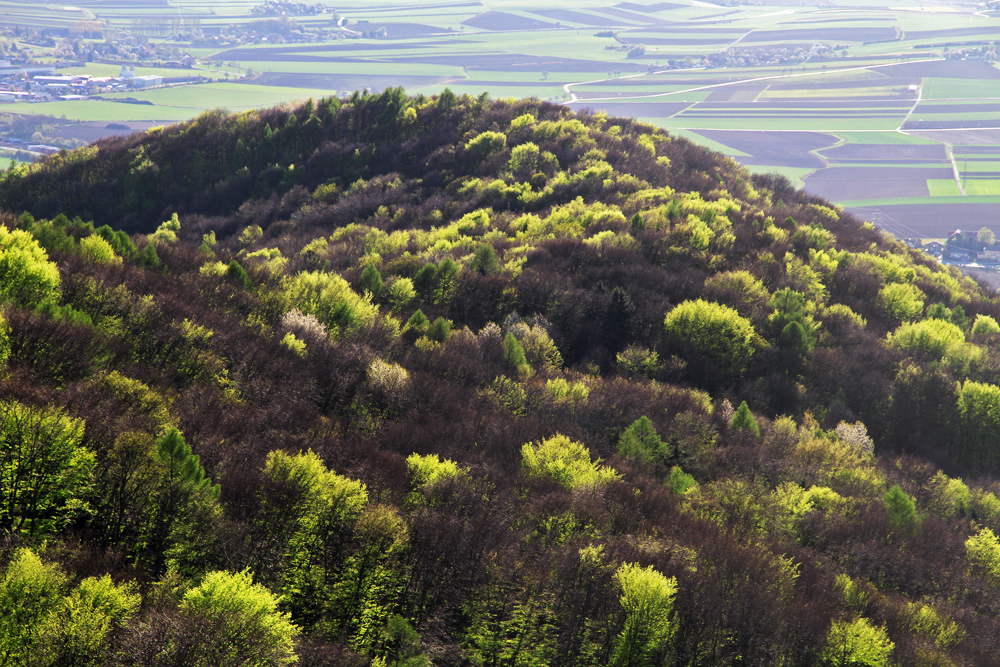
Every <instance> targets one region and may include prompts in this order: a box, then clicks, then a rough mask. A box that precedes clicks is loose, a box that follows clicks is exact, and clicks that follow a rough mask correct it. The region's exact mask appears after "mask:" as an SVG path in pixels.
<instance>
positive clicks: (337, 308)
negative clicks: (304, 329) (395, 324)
mask: <svg viewBox="0 0 1000 667" xmlns="http://www.w3.org/2000/svg"><path fill="white" fill-rule="evenodd" d="M288 298H289V300H290V301H291V304H292V305H293V306H294V307H296V308H298V309H299V310H301V311H302V312H304V313H307V314H310V315H314V316H315V317H316V319H318V320H319V321H320V322H321V323H323V324H324V325H326V326H327V328H329V329H330V332H331V334H332V335H333V336H334V337H339V336H342V335H344V334H346V333H349V332H351V331H352V330H354V329H356V328H357V327H359V326H362V325H364V324H369V323H371V322H373V321H374V320H375V318H376V317H378V308H377V307H376V306H375V305H374V304H372V302H371V301H370V300H369V299H367V298H362V297H360V296H358V294H357V293H356V292H354V290H352V289H351V286H350V285H348V284H347V281H346V280H344V279H343V278H341V277H340V276H339V275H337V274H335V273H323V272H321V271H303V272H302V273H299V274H298V275H296V276H294V277H293V278H291V279H290V280H289V281H288Z"/></svg>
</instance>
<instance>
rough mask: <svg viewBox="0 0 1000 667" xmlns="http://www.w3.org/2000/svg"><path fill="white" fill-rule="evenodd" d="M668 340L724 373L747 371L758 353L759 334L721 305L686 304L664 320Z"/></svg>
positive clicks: (700, 302) (730, 309) (748, 323)
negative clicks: (687, 348)
mask: <svg viewBox="0 0 1000 667" xmlns="http://www.w3.org/2000/svg"><path fill="white" fill-rule="evenodd" d="M664 327H665V329H666V332H667V336H668V337H669V338H670V339H671V340H672V341H673V342H674V343H675V344H677V345H679V346H682V347H690V348H693V349H694V350H695V351H696V352H697V353H699V354H701V355H702V356H704V357H705V358H706V359H708V360H709V361H710V362H711V363H712V364H714V365H715V366H717V367H718V368H720V369H722V370H723V371H726V372H729V373H732V374H736V375H739V374H741V373H743V372H745V371H746V369H747V367H748V366H749V364H750V361H751V360H752V359H753V356H754V353H755V352H756V350H757V339H758V336H757V333H756V331H755V330H754V328H753V324H751V323H750V321H749V320H747V319H746V318H743V317H741V316H740V314H739V313H737V312H736V311H735V310H733V309H732V308H730V307H728V306H723V305H720V304H718V303H712V302H709V301H703V300H702V299H698V300H696V301H685V302H684V303H681V304H680V305H678V306H677V307H675V308H674V309H673V310H671V311H670V312H669V313H667V317H666V319H665V320H664Z"/></svg>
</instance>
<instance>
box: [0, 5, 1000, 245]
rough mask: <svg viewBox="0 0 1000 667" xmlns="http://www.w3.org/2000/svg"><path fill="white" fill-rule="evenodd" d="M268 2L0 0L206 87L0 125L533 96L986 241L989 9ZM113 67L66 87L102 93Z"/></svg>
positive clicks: (994, 211) (60, 108) (874, 210)
mask: <svg viewBox="0 0 1000 667" xmlns="http://www.w3.org/2000/svg"><path fill="white" fill-rule="evenodd" d="M262 2H263V0H260V1H258V0H171V1H170V2H168V1H167V0H162V1H160V0H148V1H145V2H126V1H124V0H123V1H121V2H107V1H99V0H81V1H80V2H74V3H73V4H72V6H56V5H53V6H47V5H46V6H42V5H40V3H35V2H28V1H27V0H0V22H2V23H5V24H6V25H8V26H12V25H15V24H17V25H21V26H28V27H34V28H39V29H40V28H50V29H52V30H57V31H58V30H62V31H71V30H72V29H73V26H74V25H79V23H80V22H81V21H83V22H86V21H90V22H100V23H101V24H102V26H103V29H104V30H106V31H109V32H117V33H118V35H119V37H118V38H119V39H122V38H127V36H128V35H130V34H139V35H142V38H143V39H147V40H149V42H150V43H152V44H156V45H158V46H159V47H160V48H161V50H163V49H166V50H168V51H170V50H173V51H176V52H177V53H185V54H188V55H189V56H191V57H193V58H194V65H193V67H192V68H191V70H187V71H185V70H180V71H179V70H176V69H170V68H167V67H163V66H162V64H161V63H156V62H149V63H146V62H142V63H139V64H140V67H138V68H137V70H136V73H137V74H138V75H141V74H144V73H146V74H158V75H161V76H164V77H172V76H173V77H177V76H184V75H192V74H193V75H197V76H202V77H204V78H205V81H204V82H202V83H200V84H197V85H180V86H177V87H171V88H161V89H156V90H149V91H130V92H128V93H117V94H112V95H106V96H103V97H104V98H105V99H104V101H94V100H83V101H58V102H56V101H53V102H46V103H41V104H5V105H0V112H4V113H15V114H16V113H21V114H44V115H46V116H50V117H52V118H53V119H60V118H63V117H64V118H65V121H63V122H62V123H63V125H65V126H66V127H68V128H69V129H66V127H64V128H63V129H62V130H60V131H62V132H64V133H69V134H72V132H73V131H74V128H76V129H78V130H79V134H78V136H79V137H81V138H83V137H92V136H94V135H95V134H100V133H101V127H100V123H101V122H102V121H106V122H108V123H111V122H113V121H117V122H120V123H132V124H133V125H135V129H143V127H144V125H143V123H145V124H146V125H148V124H150V123H154V122H173V121H178V120H183V119H186V118H190V117H192V116H194V115H196V114H198V113H200V112H201V111H203V110H205V109H211V108H215V107H222V108H227V109H229V110H232V111H240V110H245V109H251V108H254V107H262V106H269V105H272V104H278V103H282V102H286V101H291V100H295V99H301V98H304V97H309V96H313V97H316V96H323V95H345V94H350V93H351V92H352V91H355V90H364V89H370V90H372V91H378V90H381V89H384V88H387V87H390V86H404V87H405V88H406V89H407V91H408V92H410V93H412V94H425V95H432V94H436V93H439V92H441V91H442V90H444V89H445V88H446V87H447V88H450V89H451V90H452V91H454V92H455V93H457V94H465V93H468V94H470V95H479V94H482V93H488V94H489V95H490V96H492V97H493V98H505V97H538V98H541V99H544V100H548V101H551V102H555V103H560V104H566V105H569V106H570V107H572V108H574V109H577V110H590V111H593V112H598V111H604V112H607V113H608V114H610V115H615V116H631V117H636V118H639V119H641V120H644V121H646V122H650V123H653V124H656V125H659V126H661V127H663V128H665V129H667V130H668V131H670V132H673V133H675V134H677V135H679V136H681V137H684V138H687V139H690V140H692V141H695V142H700V143H702V144H704V145H706V146H708V147H711V148H713V149H715V150H720V151H722V152H724V153H726V154H727V155H730V156H732V157H733V158H734V159H736V160H738V161H739V162H741V163H743V164H744V165H746V166H747V167H748V168H749V169H751V170H752V171H753V172H755V173H761V172H768V171H775V172H778V173H780V174H782V175H784V176H786V177H788V178H789V179H791V180H792V181H793V183H795V184H796V185H801V186H804V187H805V188H806V189H807V190H809V191H812V192H814V193H816V194H820V195H823V196H825V197H828V198H830V199H831V200H833V201H835V202H837V203H839V204H842V205H844V206H846V207H849V208H851V209H852V210H855V211H856V212H858V213H859V214H861V215H863V216H867V217H868V218H869V219H874V220H875V221H876V222H878V223H879V224H882V225H883V226H885V227H886V228H887V229H890V227H892V231H894V233H899V234H903V233H909V232H906V228H907V225H906V224H905V222H903V223H899V222H893V221H894V220H895V221H901V220H902V221H905V220H908V219H909V220H912V221H913V223H912V225H909V229H910V232H912V231H914V230H918V229H919V230H921V233H922V234H923V235H924V236H941V235H942V234H943V233H946V231H948V229H947V228H949V227H954V221H955V220H957V219H964V220H969V221H978V222H982V223H983V224H988V225H992V226H993V227H994V228H995V230H996V231H997V232H998V233H1000V201H998V198H997V195H1000V69H998V67H997V64H996V60H997V54H996V47H995V46H994V41H995V40H996V38H997V36H998V35H1000V14H998V11H996V10H994V11H988V10H984V9H983V8H982V7H981V6H973V5H944V4H936V3H930V4H928V3H924V4H922V5H919V6H916V5H917V4H918V3H908V5H907V6H901V5H897V4H895V3H889V2H887V0H861V1H860V2H858V1H853V0H852V2H846V0H766V2H762V3H760V4H755V5H732V4H728V3H727V4H726V5H715V4H712V3H710V2H702V1H697V0H677V1H674V2H653V1H652V0H633V1H631V2H621V1H619V0H579V1H577V0H574V1H573V2H570V0H550V1H547V2H544V3H538V2H523V1H522V0H504V2H503V3H501V2H500V1H499V0H484V1H482V2H478V1H472V0H454V1H451V2H449V1H446V0H412V1H409V2H406V3H404V2H399V1H396V0H386V1H384V2H378V1H376V2H369V3H353V4H349V5H340V4H336V5H334V4H333V3H332V2H328V3H326V5H327V7H326V10H325V11H322V12H318V13H317V12H313V13H309V14H302V15H298V16H291V17H288V19H287V21H286V26H285V27H286V28H287V27H288V25H292V27H293V28H294V29H293V30H292V31H291V32H288V31H287V30H286V31H285V32H284V33H281V34H273V33H268V32H267V30H272V29H273V28H274V25H275V24H274V23H273V22H272V23H267V20H265V19H268V20H270V19H269V17H263V16H262V15H261V14H259V13H258V14H252V13H251V10H253V9H254V7H258V6H259V5H261V4H262ZM911 5H913V6H911ZM262 26H263V27H262ZM241 31H242V32H241ZM234 35H235V36H234ZM118 66H119V65H118V64H117V61H113V60H112V61H106V62H103V63H102V62H88V63H77V64H76V66H74V67H70V68H67V69H66V71H67V72H72V73H87V74H92V75H94V76H113V75H114V74H116V71H117V69H118ZM226 78H229V79H230V81H228V82H227V81H224V80H223V79H226ZM124 98H131V99H130V100H125V99H124ZM126 101H128V102H129V103H125V102H126ZM130 127H131V126H130ZM84 129H86V132H84ZM105 131H106V132H107V133H113V132H120V131H121V130H114V129H107V130H105ZM88 140H89V139H88ZM978 222H977V223H976V224H978ZM971 224H973V223H972V222H967V223H963V226H966V227H967V226H969V225H971ZM924 232H926V233H924Z"/></svg>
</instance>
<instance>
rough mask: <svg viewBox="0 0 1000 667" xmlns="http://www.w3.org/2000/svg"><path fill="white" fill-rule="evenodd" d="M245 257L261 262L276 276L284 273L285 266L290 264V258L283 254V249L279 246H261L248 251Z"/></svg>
mask: <svg viewBox="0 0 1000 667" xmlns="http://www.w3.org/2000/svg"><path fill="white" fill-rule="evenodd" d="M243 259H245V260H247V261H254V262H259V263H260V264H261V265H263V266H264V268H265V269H267V272H268V273H270V274H271V275H272V276H274V277H277V276H280V275H281V274H283V273H284V272H285V267H286V266H288V260H287V259H285V258H284V257H282V256H281V250H279V249H278V248H261V249H260V250H256V251H254V252H251V253H247V254H246V255H245V256H244V258H243Z"/></svg>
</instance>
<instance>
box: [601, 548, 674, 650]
mask: <svg viewBox="0 0 1000 667" xmlns="http://www.w3.org/2000/svg"><path fill="white" fill-rule="evenodd" d="M615 581H616V582H617V583H618V586H619V587H621V591H622V594H621V598H619V601H620V602H621V605H622V609H623V610H624V612H625V627H624V628H623V629H622V631H621V634H620V635H618V640H617V641H616V643H615V650H614V654H613V656H612V659H611V664H612V665H613V666H614V667H647V666H651V665H653V664H656V662H655V660H654V658H655V656H656V654H657V653H658V652H659V651H661V650H662V649H663V647H664V645H665V644H666V642H667V640H668V639H669V637H670V632H671V629H672V628H671V621H670V613H671V611H672V609H673V604H674V595H676V593H677V579H675V578H673V577H671V578H669V579H668V578H667V577H665V576H663V575H662V574H660V573H659V572H657V571H656V570H654V569H653V567H652V566H649V567H646V568H643V567H640V566H639V565H637V564H635V563H628V564H625V565H622V566H621V567H620V568H618V571H617V572H616V573H615Z"/></svg>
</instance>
